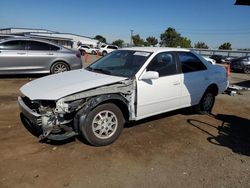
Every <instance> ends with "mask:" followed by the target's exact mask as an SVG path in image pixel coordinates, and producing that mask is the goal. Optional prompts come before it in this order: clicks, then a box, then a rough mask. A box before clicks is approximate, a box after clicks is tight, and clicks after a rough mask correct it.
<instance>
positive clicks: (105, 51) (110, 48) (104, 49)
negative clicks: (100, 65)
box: [99, 44, 118, 56]
mask: <svg viewBox="0 0 250 188" xmlns="http://www.w3.org/2000/svg"><path fill="white" fill-rule="evenodd" d="M117 49H118V46H115V45H107V44H104V45H102V46H101V47H100V49H99V54H100V55H102V56H105V55H107V54H108V53H110V52H113V51H115V50H117Z"/></svg>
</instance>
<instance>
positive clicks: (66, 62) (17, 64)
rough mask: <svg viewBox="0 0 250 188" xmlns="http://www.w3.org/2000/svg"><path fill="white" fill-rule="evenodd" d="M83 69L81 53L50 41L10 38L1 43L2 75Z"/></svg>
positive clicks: (0, 71)
mask: <svg viewBox="0 0 250 188" xmlns="http://www.w3.org/2000/svg"><path fill="white" fill-rule="evenodd" d="M80 68H82V61H81V55H80V53H79V51H73V50H70V49H67V48H64V47H62V46H59V45H56V44H53V43H50V42H48V41H43V40H38V39H31V38H21V37H20V38H10V39H5V40H1V41H0V74H1V75H4V74H5V75H6V74H33V73H39V74H43V73H51V74H55V73H60V72H65V71H69V70H75V69H80Z"/></svg>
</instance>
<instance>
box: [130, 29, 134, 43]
mask: <svg viewBox="0 0 250 188" xmlns="http://www.w3.org/2000/svg"><path fill="white" fill-rule="evenodd" d="M133 32H134V30H133V29H131V30H130V33H131V37H130V46H133Z"/></svg>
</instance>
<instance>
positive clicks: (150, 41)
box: [145, 37, 158, 46]
mask: <svg viewBox="0 0 250 188" xmlns="http://www.w3.org/2000/svg"><path fill="white" fill-rule="evenodd" d="M146 41H147V45H145V46H155V45H156V44H158V40H157V38H155V37H148V38H146Z"/></svg>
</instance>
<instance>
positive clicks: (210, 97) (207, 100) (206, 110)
mask: <svg viewBox="0 0 250 188" xmlns="http://www.w3.org/2000/svg"><path fill="white" fill-rule="evenodd" d="M214 102H215V94H214V92H213V90H212V89H207V90H206V92H205V93H204V95H203V96H202V98H201V100H200V102H199V104H198V105H197V106H195V111H196V112H197V113H199V114H210V113H211V111H212V109H213V106H214Z"/></svg>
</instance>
